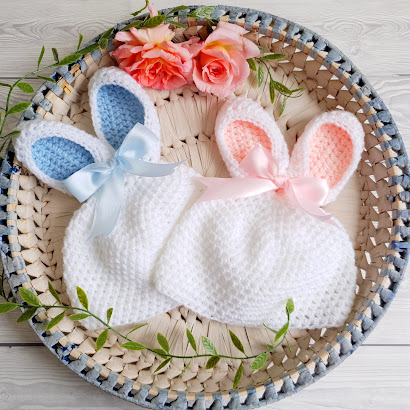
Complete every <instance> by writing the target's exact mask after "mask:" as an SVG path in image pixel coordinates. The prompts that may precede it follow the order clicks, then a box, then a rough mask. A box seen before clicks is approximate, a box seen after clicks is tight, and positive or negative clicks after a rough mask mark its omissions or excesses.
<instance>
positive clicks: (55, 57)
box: [51, 48, 58, 63]
mask: <svg viewBox="0 0 410 410" xmlns="http://www.w3.org/2000/svg"><path fill="white" fill-rule="evenodd" d="M51 51H52V52H53V57H54V61H55V62H56V63H58V51H57V49H56V48H52V49H51Z"/></svg>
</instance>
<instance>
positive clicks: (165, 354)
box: [151, 349, 168, 359]
mask: <svg viewBox="0 0 410 410" xmlns="http://www.w3.org/2000/svg"><path fill="white" fill-rule="evenodd" d="M151 350H152V351H153V352H154V353H156V354H157V355H158V356H159V357H162V358H163V359H167V358H168V356H167V352H166V351H165V350H162V349H151Z"/></svg>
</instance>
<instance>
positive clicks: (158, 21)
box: [144, 15, 165, 28]
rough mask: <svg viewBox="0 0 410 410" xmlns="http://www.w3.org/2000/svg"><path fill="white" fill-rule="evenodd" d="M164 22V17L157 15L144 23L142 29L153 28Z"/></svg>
mask: <svg viewBox="0 0 410 410" xmlns="http://www.w3.org/2000/svg"><path fill="white" fill-rule="evenodd" d="M164 21H165V16H164V15H159V16H155V17H151V18H149V19H148V20H147V21H146V22H145V23H144V28H154V27H158V26H160V25H161V24H162V23H163V22H164Z"/></svg>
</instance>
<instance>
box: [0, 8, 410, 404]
mask: <svg viewBox="0 0 410 410" xmlns="http://www.w3.org/2000/svg"><path fill="white" fill-rule="evenodd" d="M214 17H215V18H221V19H223V20H225V21H230V22H232V23H237V24H239V25H241V26H244V27H245V28H246V29H248V30H250V31H251V32H250V33H249V34H248V35H247V36H248V38H250V39H252V40H254V41H257V42H258V43H259V45H261V46H263V47H264V48H265V49H266V51H272V52H277V53H283V54H285V55H286V59H285V60H284V61H283V62H282V61H281V62H279V63H277V62H274V63H273V66H274V67H275V79H277V80H278V81H281V82H283V83H284V84H285V85H286V86H288V87H290V88H291V87H297V86H302V87H304V88H305V91H304V93H303V96H302V97H300V98H298V99H292V100H290V101H289V102H288V105H287V108H286V111H285V114H284V115H283V116H281V117H280V118H278V112H279V109H280V104H277V103H275V104H274V105H272V104H271V103H270V100H269V92H268V89H267V88H266V87H267V85H263V86H262V87H261V88H260V89H258V88H257V81H256V78H255V76H254V75H252V76H251V77H250V78H249V79H248V81H247V82H246V84H245V85H244V86H243V87H242V88H241V89H240V90H238V91H237V94H238V95H241V96H247V97H249V98H252V99H254V100H256V101H258V102H259V103H260V104H261V105H262V106H263V107H265V108H266V110H267V111H268V112H270V113H271V114H272V115H274V116H275V118H276V119H277V121H278V125H279V126H280V128H281V130H282V132H283V133H284V135H285V136H286V140H287V143H288V145H289V148H290V149H292V147H293V144H294V143H295V141H296V138H297V136H298V135H299V134H300V132H301V131H302V130H303V128H304V126H305V124H306V123H307V122H308V121H309V120H310V119H311V118H313V117H314V116H315V115H316V114H318V113H320V112H322V111H327V110H331V109H337V108H342V109H345V110H348V111H350V112H352V113H354V114H356V115H357V117H358V118H359V120H360V121H361V122H362V123H363V126H364V129H365V131H366V151H365V152H364V153H363V157H362V162H361V164H360V166H359V171H358V173H357V175H356V177H355V178H354V179H352V181H351V182H350V183H349V186H348V188H347V191H346V193H345V195H344V196H343V195H342V197H344V199H343V205H342V206H339V208H338V206H337V205H332V206H329V207H328V208H327V209H328V210H329V211H332V212H334V213H335V215H336V216H337V217H338V218H339V219H341V220H342V222H344V217H346V215H348V216H349V218H347V217H346V218H345V219H346V221H349V223H348V226H347V228H348V230H349V233H350V235H351V238H352V240H353V241H354V244H355V249H356V260H357V266H358V272H359V273H358V282H357V298H356V303H355V306H354V309H353V310H352V312H351V315H350V317H349V318H348V324H347V325H346V326H345V327H343V328H341V329H318V330H315V331H299V332H297V333H296V332H294V333H292V337H290V338H289V343H290V346H291V350H290V349H289V348H288V347H287V346H286V345H285V346H283V347H281V348H279V349H278V350H277V351H276V352H275V353H273V354H272V356H271V357H270V358H269V359H268V361H267V364H266V365H265V367H264V368H262V369H261V370H259V371H257V372H252V371H251V369H250V363H247V364H245V365H244V377H243V379H242V381H241V384H240V386H239V387H240V388H239V390H236V391H229V390H230V388H231V386H232V379H233V376H234V374H235V372H236V367H237V366H238V363H236V362H233V361H228V362H227V361H221V362H220V364H219V365H218V366H217V367H216V368H215V369H213V370H206V369H205V360H203V361H195V363H194V364H193V365H191V366H190V368H189V369H188V370H187V371H186V372H185V373H184V375H183V377H181V378H179V377H178V375H179V374H180V372H181V370H182V368H183V366H184V363H183V361H173V362H172V363H171V365H168V366H166V367H165V368H164V369H163V370H162V371H161V372H160V374H158V375H154V374H153V370H154V369H155V368H156V367H157V366H158V359H157V358H156V357H155V356H154V355H153V354H151V353H149V352H148V353H147V352H130V351H125V350H124V349H122V348H120V347H119V344H120V342H119V341H118V340H117V337H116V336H114V335H111V336H110V338H109V341H108V342H107V344H106V345H105V347H104V348H103V349H102V350H101V351H99V352H97V353H96V352H95V339H96V337H97V336H98V332H93V331H86V330H84V329H82V328H81V326H80V325H79V324H78V323H72V322H71V321H69V320H64V321H63V322H61V323H60V325H59V326H58V327H56V328H54V329H53V330H52V332H45V330H44V329H45V323H46V321H47V320H48V318H50V317H54V316H56V315H57V314H58V313H59V310H58V309H50V310H49V311H48V312H41V313H40V314H39V315H37V316H36V317H35V318H34V319H33V320H32V321H31V324H32V326H33V328H34V330H35V331H36V333H37V334H38V335H39V337H40V338H41V339H42V341H43V342H44V343H45V345H47V346H48V347H49V348H50V350H51V351H52V352H53V353H54V354H55V355H57V356H58V357H59V359H60V360H61V361H62V362H63V363H65V364H66V365H67V366H68V367H70V368H71V369H72V370H73V371H75V372H76V373H77V374H79V375H80V376H81V377H83V378H85V379H86V380H88V381H89V382H90V383H92V384H95V385H97V386H99V387H100V388H102V389H103V390H106V391H108V392H110V393H112V394H115V395H118V396H120V397H122V398H124V399H127V400H130V401H133V402H135V403H137V404H140V405H143V406H147V407H152V408H157V407H160V406H162V405H164V404H165V403H169V405H170V406H171V407H173V408H186V407H190V408H191V407H195V408H197V409H201V408H205V407H209V406H211V405H212V406H214V407H215V408H219V407H220V406H227V405H229V406H230V407H234V408H236V407H239V406H249V407H253V406H259V405H262V404H266V403H268V402H272V401H276V400H279V399H281V398H284V397H286V396H287V395H290V394H292V393H295V392H297V391H298V390H300V389H302V388H303V387H306V386H307V385H309V384H311V383H312V382H314V381H315V380H317V379H318V378H320V377H322V376H324V375H325V374H326V373H327V372H328V371H330V370H331V369H332V368H333V367H335V366H337V365H338V364H339V363H340V362H341V361H342V360H344V359H345V358H346V357H348V356H349V355H351V354H352V352H353V351H354V350H355V349H356V348H357V347H358V346H359V345H360V344H361V343H362V341H363V340H364V338H365V337H366V336H367V335H368V334H369V333H370V332H371V330H372V329H373V328H374V327H375V325H376V324H377V322H378V321H379V320H380V318H381V316H382V315H383V313H384V311H385V310H386V309H387V308H388V306H389V304H390V303H391V300H392V299H393V297H394V295H395V293H396V291H397V288H398V286H399V283H400V281H401V280H402V275H403V273H404V267H405V265H406V263H407V258H408V251H407V247H408V243H407V240H408V235H409V230H408V227H407V226H406V225H407V224H408V217H409V213H408V210H407V203H408V201H409V198H410V197H409V189H408V187H409V176H408V175H407V174H408V168H407V167H408V165H407V156H406V153H405V151H404V147H403V143H402V140H401V137H400V135H399V133H398V131H397V129H396V126H395V124H394V122H393V120H392V118H391V116H390V113H389V112H388V110H387V109H386V107H385V106H384V104H383V102H382V101H381V100H380V99H379V97H378V96H377V94H376V93H375V92H374V90H373V89H372V87H371V86H370V85H369V84H368V83H367V81H366V79H365V78H364V77H363V76H362V75H361V73H360V72H359V71H358V70H357V69H356V68H355V67H354V66H353V65H352V63H351V62H350V61H349V60H348V59H347V58H346V57H344V56H343V54H342V53H341V52H340V51H339V50H337V49H335V48H334V47H333V46H332V45H330V44H329V43H328V42H327V41H326V40H324V39H322V38H321V37H320V36H318V35H316V34H314V33H312V32H310V31H309V30H307V29H305V28H303V27H300V26H298V25H296V24H294V23H291V22H288V21H286V20H283V19H281V18H278V17H275V16H272V15H270V14H266V13H261V12H257V11H254V10H248V9H247V10H244V9H238V8H234V7H227V6H219V7H218V8H216V10H215V12H214ZM180 22H182V23H184V24H188V25H189V28H188V29H187V30H185V31H184V30H183V29H180V28H175V31H176V33H177V35H176V36H177V38H179V39H180V40H183V39H185V38H187V37H189V36H191V35H195V34H197V32H198V30H199V35H201V36H204V35H205V32H206V31H205V29H203V28H201V23H203V22H201V21H199V22H198V21H196V20H194V19H189V20H188V21H187V19H186V18H185V17H181V18H180ZM122 26H123V24H120V25H118V26H117V27H116V29H120V28H121V27H122ZM112 47H113V46H112V45H110V47H109V49H108V51H109V52H110V51H112ZM113 64H114V62H113V60H112V59H111V57H110V55H109V54H108V53H107V52H106V51H101V50H97V51H95V52H93V53H92V54H91V55H87V56H85V57H84V58H83V59H82V60H80V61H79V62H78V63H76V64H74V65H72V66H70V67H61V68H60V69H59V70H58V71H57V72H56V73H55V75H54V77H55V79H56V80H58V81H57V84H52V83H45V84H44V85H43V86H42V87H41V88H40V90H39V91H38V92H37V94H36V95H35V97H34V98H33V105H32V107H30V108H29V109H28V110H26V111H25V113H24V119H33V118H36V117H44V118H45V119H52V120H56V121H63V122H67V123H70V124H74V125H75V126H77V127H79V128H81V129H84V130H86V131H88V132H90V133H92V134H93V133H94V131H93V128H92V123H91V117H90V107H89V104H88V94H87V85H88V80H89V79H90V77H91V76H92V75H93V73H94V72H95V71H96V70H98V69H99V68H100V67H105V66H109V65H113ZM148 92H149V94H150V97H151V98H152V100H153V101H154V103H155V105H156V107H157V110H158V113H159V117H160V121H161V126H162V134H163V135H162V152H163V155H164V157H165V158H166V159H168V160H171V161H176V160H181V159H185V158H186V157H190V164H189V165H190V166H192V167H193V168H195V169H196V170H198V171H199V172H201V173H203V174H204V175H207V176H215V175H216V176H227V171H226V169H225V168H224V165H223V162H222V160H221V158H220V156H219V153H218V150H217V146H216V144H215V142H214V136H213V127H214V121H215V116H216V113H217V112H218V107H220V105H221V103H222V102H223V101H220V100H218V99H217V98H216V97H214V96H212V95H206V94H204V93H199V92H198V91H197V90H196V89H195V88H194V87H185V88H183V89H179V90H174V91H164V92H157V91H153V90H148ZM0 188H1V206H2V221H3V223H2V226H1V230H2V242H1V250H2V257H3V262H4V266H5V269H6V272H7V276H8V279H9V283H10V285H11V286H12V288H13V290H14V291H17V289H18V287H19V286H25V287H27V288H31V289H33V290H35V291H36V293H37V294H38V295H39V298H40V300H41V301H42V302H43V303H45V304H52V303H54V302H55V301H54V299H53V298H52V296H51V295H50V293H49V292H48V288H47V282H48V280H51V281H52V283H53V285H54V287H55V288H56V289H57V291H58V292H59V293H60V295H61V297H62V299H63V301H64V302H67V303H68V302H69V301H68V299H67V297H66V295H65V293H64V283H63V279H62V274H63V272H62V258H61V247H62V241H63V237H64V230H65V227H66V226H67V224H68V222H69V220H70V217H71V215H72V213H73V211H74V210H75V209H76V208H77V207H78V203H77V202H76V201H75V200H74V199H73V198H71V197H69V196H66V195H63V194H61V193H59V192H57V191H55V190H53V189H49V188H48V187H45V186H41V185H40V184H39V182H38V181H37V180H36V178H35V177H34V176H32V175H29V174H28V173H27V171H26V170H24V169H22V168H20V166H19V164H18V162H17V161H16V160H15V158H14V155H13V151H12V148H11V150H10V151H9V153H8V155H7V157H6V160H5V161H4V163H3V167H2V175H1V178H0ZM352 213H354V214H355V215H356V216H357V217H356V218H352V217H351V214H352ZM352 221H353V222H352ZM91 303H92V301H91ZM91 309H92V305H91ZM186 327H188V328H190V329H191V331H192V332H193V334H194V335H195V336H196V337H199V336H200V335H208V336H209V337H210V338H211V339H212V340H214V341H215V342H216V344H217V347H218V351H220V352H221V353H225V352H226V353H232V354H235V351H234V350H232V349H234V348H232V347H231V344H230V342H229V336H228V330H227V326H225V325H223V324H219V323H216V322H212V321H208V320H203V319H201V318H198V317H197V316H196V315H195V314H194V313H192V312H189V311H187V310H186V309H185V308H179V309H176V310H174V311H172V312H169V313H167V314H164V315H161V316H160V317H158V318H155V319H153V320H151V321H149V326H147V327H145V328H142V329H141V332H140V333H137V332H136V333H135V334H133V335H134V338H135V339H136V340H138V341H140V342H143V343H148V344H151V345H152V344H154V343H155V334H156V332H157V331H160V332H161V333H163V334H165V335H166V336H167V337H168V338H169V339H170V342H171V350H172V351H174V352H176V353H181V354H184V353H187V354H188V353H190V350H189V349H190V348H189V346H188V342H187V340H186V338H184V332H185V328H186ZM231 328H232V330H234V332H235V333H237V334H238V336H239V337H240V338H241V339H242V340H243V341H244V342H245V343H244V345H245V349H246V351H247V353H252V354H256V353H258V352H260V351H262V350H263V348H264V344H266V343H271V342H272V341H271V339H270V335H269V333H267V332H265V331H264V330H261V329H245V328H239V327H231Z"/></svg>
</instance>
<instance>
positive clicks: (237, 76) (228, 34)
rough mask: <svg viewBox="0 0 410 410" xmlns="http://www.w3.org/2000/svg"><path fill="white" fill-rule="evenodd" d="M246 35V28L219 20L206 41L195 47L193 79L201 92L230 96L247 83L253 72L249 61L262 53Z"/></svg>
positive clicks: (193, 47)
mask: <svg viewBox="0 0 410 410" xmlns="http://www.w3.org/2000/svg"><path fill="white" fill-rule="evenodd" d="M244 33H246V30H245V29H244V28H242V27H239V26H237V25H236V24H230V23H226V22H223V21H220V22H219V23H218V26H217V28H216V30H214V31H213V32H212V33H211V34H210V35H209V36H208V38H207V39H206V40H205V41H204V42H202V43H199V44H194V45H192V47H191V52H192V54H193V56H194V60H193V61H194V67H193V80H194V83H195V85H196V86H197V87H198V89H199V90H201V91H204V92H207V93H212V94H215V95H216V96H218V97H227V96H228V95H229V94H231V93H232V92H233V91H234V90H235V89H236V88H237V87H238V86H239V85H241V84H242V83H243V82H244V81H245V80H246V78H247V77H248V75H249V73H250V70H249V65H248V63H247V61H246V59H247V58H252V57H256V56H258V55H259V53H260V51H259V48H258V46H256V45H255V44H254V43H252V41H250V40H248V39H246V38H245V37H243V34H244Z"/></svg>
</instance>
